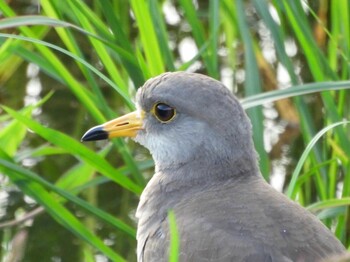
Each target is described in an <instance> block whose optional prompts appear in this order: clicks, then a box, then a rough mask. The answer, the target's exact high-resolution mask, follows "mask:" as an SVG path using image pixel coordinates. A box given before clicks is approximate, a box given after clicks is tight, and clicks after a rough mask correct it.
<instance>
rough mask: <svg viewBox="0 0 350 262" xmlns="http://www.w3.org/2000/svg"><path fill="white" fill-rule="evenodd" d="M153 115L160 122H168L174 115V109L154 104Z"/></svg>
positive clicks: (162, 104)
mask: <svg viewBox="0 0 350 262" xmlns="http://www.w3.org/2000/svg"><path fill="white" fill-rule="evenodd" d="M153 113H154V115H155V117H156V118H157V119H158V120H159V121H160V122H169V121H170V120H172V119H173V118H174V116H175V114H176V112H175V109H174V108H172V107H171V106H168V105H167V104H164V103H158V104H155V105H154V108H153Z"/></svg>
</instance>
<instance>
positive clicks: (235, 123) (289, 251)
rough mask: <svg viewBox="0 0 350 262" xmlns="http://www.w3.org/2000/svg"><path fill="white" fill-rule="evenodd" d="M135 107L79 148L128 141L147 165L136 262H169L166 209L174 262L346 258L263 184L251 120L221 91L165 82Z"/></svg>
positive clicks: (173, 76)
mask: <svg viewBox="0 0 350 262" xmlns="http://www.w3.org/2000/svg"><path fill="white" fill-rule="evenodd" d="M159 103H160V104H159ZM158 106H159V107H158ZM136 107H137V110H136V111H135V112H133V113H130V114H128V115H125V116H122V117H120V118H117V119H115V120H112V121H109V122H107V123H105V124H104V125H101V126H97V127H94V128H92V129H90V130H89V131H87V132H86V134H85V135H84V136H83V138H82V140H83V141H91V140H98V139H106V138H112V137H117V136H129V137H133V138H134V140H135V141H137V142H139V143H140V144H142V145H144V146H145V147H146V148H148V149H149V151H150V152H151V154H152V156H153V159H154V161H155V174H154V176H153V177H152V179H151V180H150V181H149V183H148V184H147V186H146V188H145V189H144V191H143V193H142V195H141V199H140V203H139V206H138V209H137V212H136V216H137V218H138V229H137V241H138V244H137V257H138V260H139V261H143V262H153V261H154V262H162V261H168V252H169V239H170V235H169V228H168V220H167V213H168V210H169V209H172V210H174V213H175V218H176V224H177V227H178V231H179V232H178V233H179V237H180V254H179V256H180V261H182V262H188V261H208V262H209V261H211V262H214V261H221V262H226V261H253V262H262V261H266V262H267V261H274V262H277V261H278V262H289V261H298V262H310V261H319V260H320V259H322V258H326V257H328V256H331V255H332V254H339V253H343V252H345V248H344V246H343V245H342V244H341V243H340V242H339V240H337V239H336V238H335V237H334V236H333V235H332V233H331V232H330V231H329V230H328V229H327V228H326V227H325V226H324V225H323V224H322V223H321V222H320V221H319V220H318V219H317V218H316V217H314V216H313V215H312V214H311V213H309V212H308V211H306V210H305V209H304V208H302V207H301V206H299V205H298V204H296V203H294V202H292V201H290V200H289V199H287V198H286V197H285V196H284V195H283V194H281V193H278V192H277V191H275V190H274V189H273V188H272V187H271V186H270V185H268V184H267V183H266V182H265V181H264V179H263V178H262V176H261V174H260V171H259V168H258V163H257V155H256V152H255V149H254V145H253V141H252V134H251V133H252V131H251V124H250V121H249V119H248V117H247V116H246V114H245V112H244V110H243V109H242V107H241V105H240V103H239V102H238V100H237V99H236V98H235V97H234V96H233V95H232V94H231V93H230V92H229V91H228V90H227V89H226V88H225V87H224V86H223V85H222V84H221V83H220V82H218V81H216V80H214V79H211V78H209V77H206V76H204V75H200V74H191V73H185V72H177V73H166V74H163V75H161V76H158V77H156V78H153V79H150V80H149V81H147V82H146V83H145V85H144V86H143V87H142V88H140V89H139V90H138V92H137V96H136ZM157 110H160V111H157Z"/></svg>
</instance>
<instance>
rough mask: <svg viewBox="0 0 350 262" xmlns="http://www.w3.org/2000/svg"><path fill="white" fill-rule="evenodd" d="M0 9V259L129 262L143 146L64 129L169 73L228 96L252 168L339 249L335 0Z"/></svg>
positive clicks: (340, 152) (143, 175) (348, 30)
mask: <svg viewBox="0 0 350 262" xmlns="http://www.w3.org/2000/svg"><path fill="white" fill-rule="evenodd" d="M0 17H1V20H0V104H1V105H2V106H3V107H1V108H0V241H1V250H0V257H1V261H36V262H37V261H110V260H114V261H123V260H126V261H136V256H135V247H136V240H135V228H136V221H135V218H134V214H135V208H136V206H137V203H138V197H139V194H140V192H141V191H142V188H143V187H144V185H145V183H146V182H147V180H148V179H149V178H150V177H151V175H152V173H153V162H152V160H151V157H150V155H149V153H148V152H147V150H145V149H144V148H142V147H140V146H139V145H137V144H135V143H134V142H132V141H125V140H123V139H116V140H114V141H112V142H97V143H86V144H81V143H80V138H81V136H82V135H83V134H84V132H85V131H86V130H87V129H89V128H90V127H92V126H94V125H97V124H100V123H103V122H104V121H106V120H108V119H112V118H115V117H116V116H118V115H121V114H124V113H126V112H129V111H130V110H133V103H132V100H133V96H134V94H135V92H136V90H137V88H138V87H140V86H142V84H143V83H144V81H146V80H147V79H148V78H150V77H152V76H156V75H158V74H160V73H163V72H166V71H178V70H186V71H190V72H198V73H203V74H206V75H209V76H211V77H214V78H216V79H218V80H220V81H222V82H223V83H224V84H225V85H226V86H227V88H229V89H230V90H231V91H232V92H233V93H235V94H236V95H237V96H238V97H239V98H241V99H242V103H243V105H244V106H245V108H247V112H248V114H249V116H250V117H251V119H252V123H253V127H254V141H255V144H256V148H257V151H258V153H259V156H260V166H261V170H262V174H263V176H264V177H265V178H266V179H267V180H268V181H269V182H270V183H271V184H272V185H273V186H274V187H275V188H276V189H277V190H279V191H282V192H286V193H287V195H288V196H289V197H291V198H292V199H295V200H296V201H298V202H299V203H301V204H302V205H304V206H306V207H308V208H309V210H310V211H311V212H313V213H315V214H316V215H318V216H319V218H320V219H322V221H323V222H324V223H325V224H326V225H327V226H328V227H330V228H331V230H332V231H333V232H334V233H335V234H336V235H337V237H338V238H339V239H341V241H342V242H343V243H344V244H345V245H346V247H348V246H349V243H350V219H349V216H348V214H349V203H350V198H349V194H350V163H349V156H350V141H349V140H350V139H349V138H350V131H349V130H350V129H349V125H340V123H341V121H346V120H349V116H350V103H349V101H350V95H349V94H350V93H349V91H348V89H349V87H350V81H349V69H350V63H349V59H350V3H349V2H348V1H346V0H337V1H328V0H318V1H306V0H305V1H303V0H300V1H299V0H298V1H279V0H274V1H265V0H252V1H243V0H236V1H228V0H223V1H215V0H211V1H200V0H197V1H192V0H180V1H171V0H166V1H156V0H149V1H145V0H132V1H124V0H106V1H95V0H91V1H88V0H86V1H78V0H71V1H59V0H40V1H36V0H31V1H30V0H7V1H5V0H0ZM309 83H312V84H311V85H308V84H309ZM323 90H328V91H325V92H321V91H323ZM270 91H273V92H272V93H271V92H270ZM269 92H270V93H269ZM261 93H266V94H267V96H266V97H261V96H259V94H261ZM304 93H310V94H308V95H304ZM272 94H276V95H278V96H280V97H284V99H278V100H277V101H275V100H276V98H273V95H272ZM301 94H302V95H301ZM251 98H256V101H257V104H256V105H258V106H255V105H254V106H253V105H252V104H250V102H251V101H252V99H251ZM249 99H251V100H249ZM272 101H275V102H272ZM334 123H337V124H338V126H337V127H334V128H333V127H331V126H330V125H332V124H334ZM327 126H328V127H329V130H328V131H327V132H326V133H325V134H324V135H323V136H322V137H321V138H320V139H319V141H318V142H317V143H316V144H315V145H314V146H313V147H312V150H311V152H310V153H309V154H307V155H305V157H301V156H302V154H303V152H304V150H305V148H306V146H307V145H308V144H309V143H310V141H312V140H313V139H315V140H314V141H315V142H316V137H315V136H316V134H317V132H319V131H320V130H322V129H323V128H325V127H327ZM104 159H105V160H104ZM298 162H302V163H301V164H302V165H301V167H302V169H301V172H300V173H297V174H295V173H294V174H293V171H294V170H295V168H296V166H297V163H298ZM293 176H294V177H295V179H296V180H294V181H293V180H292V181H293V183H290V181H291V179H292V177H293ZM77 196H78V197H79V199H82V200H84V202H81V201H80V200H79V199H77Z"/></svg>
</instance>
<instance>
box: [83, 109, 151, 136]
mask: <svg viewBox="0 0 350 262" xmlns="http://www.w3.org/2000/svg"><path fill="white" fill-rule="evenodd" d="M144 116H145V113H144V111H138V110H137V111H134V112H132V113H129V114H126V115H124V116H121V117H118V118H116V119H113V120H111V121H108V122H106V123H104V124H102V125H99V126H95V127H93V128H91V129H89V130H88V131H87V132H86V133H85V134H84V135H83V137H82V138H81V141H95V140H103V139H107V138H113V137H135V136H136V134H137V131H138V130H141V129H143V119H144Z"/></svg>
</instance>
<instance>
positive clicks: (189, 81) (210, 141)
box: [82, 72, 255, 167]
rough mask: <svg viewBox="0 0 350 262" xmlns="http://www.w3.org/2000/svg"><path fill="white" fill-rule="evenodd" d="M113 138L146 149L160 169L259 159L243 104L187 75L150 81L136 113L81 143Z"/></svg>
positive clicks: (220, 87)
mask: <svg viewBox="0 0 350 262" xmlns="http://www.w3.org/2000/svg"><path fill="white" fill-rule="evenodd" d="M113 137H131V138H132V139H133V140H135V141H136V142H138V143H140V144H141V145H143V146H145V147H146V148H147V149H148V150H149V151H150V153H151V154H152V156H153V158H154V160H155V163H156V166H158V167H161V166H163V167H167V166H179V165H183V164H186V163H187V162H193V161H196V160H197V159H202V161H220V160H225V161H229V160H230V159H231V158H239V157H241V156H242V154H250V155H251V154H255V151H254V148H253V143H252V138H251V124H250V121H249V119H248V117H247V116H246V114H245V112H244V110H243V108H242V107H241V105H240V103H239V101H238V100H237V99H236V98H235V97H234V96H233V95H232V94H231V92H230V91H229V90H228V89H227V88H226V87H225V86H224V85H223V84H222V83H221V82H219V81H217V80H214V79H212V78H210V77H207V76H204V75H201V74H194V73H186V72H175V73H165V74H162V75H160V76H158V77H155V78H152V79H150V80H148V81H147V82H146V83H145V84H144V85H143V86H142V87H141V88H139V90H138V92H137V94H136V111H134V112H132V113H129V114H127V115H124V116H121V117H119V118H117V119H114V120H111V121H109V122H107V123H105V124H103V125H100V126H97V127H93V128H91V129H90V130H89V131H87V132H86V133H85V135H84V136H83V137H82V141H91V140H100V139H107V138H113Z"/></svg>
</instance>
